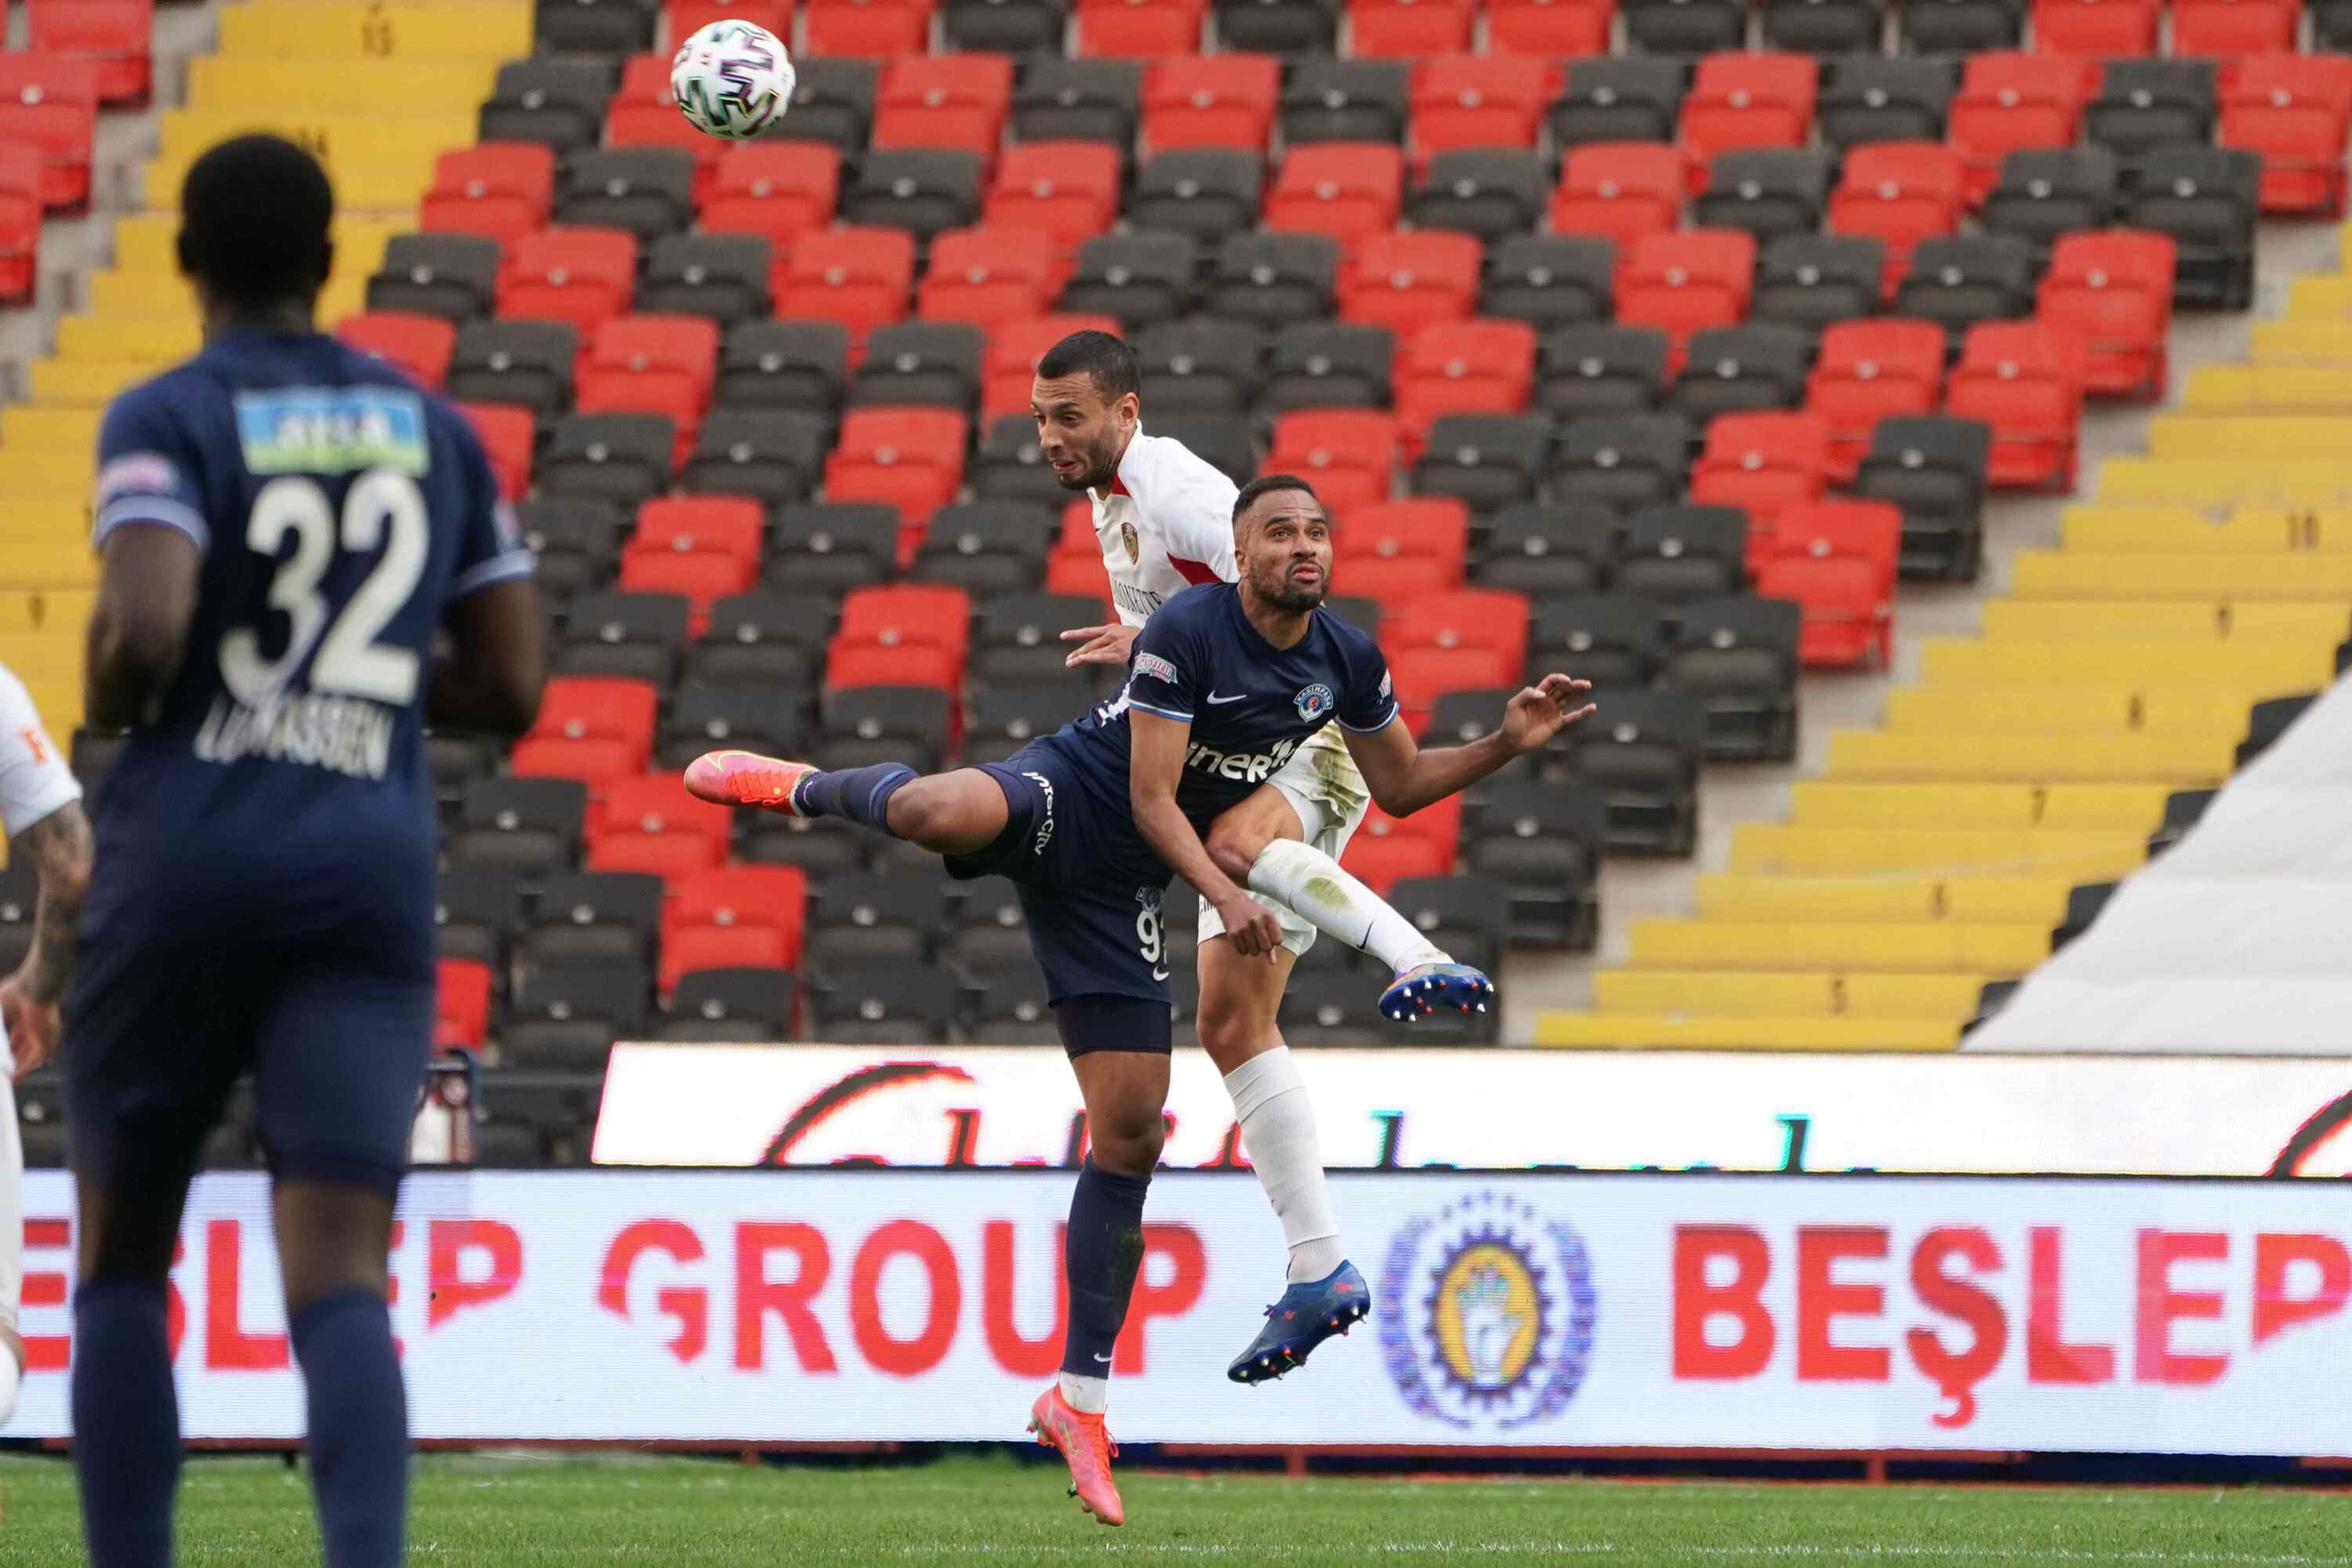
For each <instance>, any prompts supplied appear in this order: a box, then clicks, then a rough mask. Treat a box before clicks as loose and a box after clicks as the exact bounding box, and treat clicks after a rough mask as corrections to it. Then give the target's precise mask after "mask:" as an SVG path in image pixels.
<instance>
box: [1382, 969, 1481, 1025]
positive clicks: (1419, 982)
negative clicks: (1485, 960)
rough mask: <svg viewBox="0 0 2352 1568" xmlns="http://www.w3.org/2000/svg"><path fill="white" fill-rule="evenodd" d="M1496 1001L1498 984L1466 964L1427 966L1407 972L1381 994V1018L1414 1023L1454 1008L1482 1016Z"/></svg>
mask: <svg viewBox="0 0 2352 1568" xmlns="http://www.w3.org/2000/svg"><path fill="white" fill-rule="evenodd" d="M1494 999H1495V983H1494V982H1493V981H1491V980H1489V979H1487V978H1486V976H1485V975H1483V974H1481V973H1478V972H1477V971H1476V970H1475V969H1473V968H1471V967H1470V966H1469V965H1468V964H1466V963H1424V964H1422V965H1420V966H1419V967H1418V968H1413V969H1408V970H1406V971H1405V972H1404V973H1402V974H1400V975H1398V976H1397V977H1396V978H1395V979H1394V980H1392V981H1391V982H1390V983H1389V988H1388V989H1387V990H1385V991H1383V992H1381V1016H1382V1017H1387V1018H1394V1019H1395V1020H1397V1021H1398V1022H1399V1023H1401V1024H1403V1023H1413V1022H1417V1021H1418V1020H1420V1019H1423V1018H1426V1017H1428V1016H1430V1015H1431V1014H1432V1013H1436V1012H1440V1011H1443V1010H1444V1009H1445V1008H1448V1007H1451V1008H1453V1009H1454V1011H1456V1012H1459V1013H1483V1012H1485V1011H1486V1004H1487V1003H1489V1002H1492V1001H1493V1000H1494Z"/></svg>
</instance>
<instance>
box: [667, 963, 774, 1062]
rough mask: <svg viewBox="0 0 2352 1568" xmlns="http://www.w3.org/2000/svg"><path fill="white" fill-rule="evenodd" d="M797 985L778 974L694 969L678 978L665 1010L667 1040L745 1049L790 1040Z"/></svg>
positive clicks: (742, 970)
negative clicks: (712, 1042)
mask: <svg viewBox="0 0 2352 1568" xmlns="http://www.w3.org/2000/svg"><path fill="white" fill-rule="evenodd" d="M799 1005H800V984H799V982H798V981H797V980H795V979H794V978H793V975H791V974H790V973H786V972H785V971H783V970H781V969H692V970H688V971H687V973H684V974H681V975H679V976H678V978H677V990H676V991H675V992H673V993H671V994H670V999H669V1005H668V1007H667V1009H665V1010H664V1013H663V1016H662V1023H661V1028H660V1035H661V1037H662V1038H663V1039H665V1040H721V1041H725V1042H728V1043H729V1044H737V1045H748V1044H757V1043H760V1042H762V1041H777V1040H788V1039H790V1038H792V1034H793V1014H794V1013H795V1012H797V1011H798V1009H799Z"/></svg>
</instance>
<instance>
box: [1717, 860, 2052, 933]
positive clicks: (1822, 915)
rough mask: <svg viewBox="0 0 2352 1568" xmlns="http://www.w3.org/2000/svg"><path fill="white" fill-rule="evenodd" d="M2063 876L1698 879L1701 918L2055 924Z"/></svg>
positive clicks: (1722, 876)
mask: <svg viewBox="0 0 2352 1568" xmlns="http://www.w3.org/2000/svg"><path fill="white" fill-rule="evenodd" d="M2074 885H2075V884H2074V879H2072V878H2067V877H1900V876H1894V877H1754V876H1742V875H1740V874H1739V873H1738V872H1715V873H1712V874H1710V875H1707V876H1704V877H1701V878H1700V879H1698V913H1699V917H1700V918H1701V919H1702V920H1710V921H1714V920H1723V921H1771V920H1791V921H1876V920H1885V921H1970V922H1973V923H1976V924H1993V925H2000V924H2011V925H2015V924H2025V923H2039V924H2042V925H2056V924H2057V923H2058V921H2059V920H2060V918H2061V917H2063V915H2064V914H2065V912H2066V894H2067V891H2068V889H2071V888H2073V887H2074Z"/></svg>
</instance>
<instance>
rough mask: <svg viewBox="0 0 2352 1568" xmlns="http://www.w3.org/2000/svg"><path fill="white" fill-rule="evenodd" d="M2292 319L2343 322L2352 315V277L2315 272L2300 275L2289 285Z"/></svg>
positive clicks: (2289, 303) (2287, 300) (2287, 298)
mask: <svg viewBox="0 0 2352 1568" xmlns="http://www.w3.org/2000/svg"><path fill="white" fill-rule="evenodd" d="M2286 314H2287V319H2288V320H2289V321H2340V320H2343V319H2345V318H2347V317H2352V278H2347V277H2346V276H2345V275H2344V274H2343V273H2340V272H2315V273H2310V274H2307V275H2305V276H2304V277H2301V278H2298V279H2295V280H2294V283H2293V284H2292V285H2291V286H2290V287H2289V288H2288V289H2287V295H2286Z"/></svg>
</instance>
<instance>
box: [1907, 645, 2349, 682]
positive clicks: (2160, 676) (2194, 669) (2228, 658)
mask: <svg viewBox="0 0 2352 1568" xmlns="http://www.w3.org/2000/svg"><path fill="white" fill-rule="evenodd" d="M1920 669H1921V673H1922V675H1923V677H1924V679H1926V680H1927V684H1929V685H1931V686H2033V685H2037V684H2046V685H2053V686H2130V687H2147V688H2154V687H2158V686H2161V685H2170V686H2173V687H2184V686H2210V687H2225V688H2227V689H2231V690H2232V691H2248V692H2256V693H2259V694H2261V695H2262V696H2264V697H2289V696H2293V695H2294V694H2295V693H2297V692H2303V691H2323V690H2325V689H2327V687H2329V686H2330V685H2332V684H2334V682H2335V679H2336V650H2335V648H2334V647H2329V646H2326V645H2324V644H2320V643H2312V644H2308V645H2306V644H2303V643H2296V642H2237V641H2231V642H2226V643H2220V644H2217V645H2215V646H2213V647H2207V648H2200V649H2199V650H2198V651H2197V654H2196V657H2194V658H2182V656H2181V648H2180V646H2179V644H2178V643H2167V642H2112V643H2107V642H2021V641H2000V642H1991V641H1979V640H1978V639H1976V638H1973V637H1968V638H1963V637H1937V638H1933V639H1931V640H1929V641H1928V642H1927V645H1926V646H1925V647H1923V648H1922V649H1921V650H1920Z"/></svg>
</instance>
